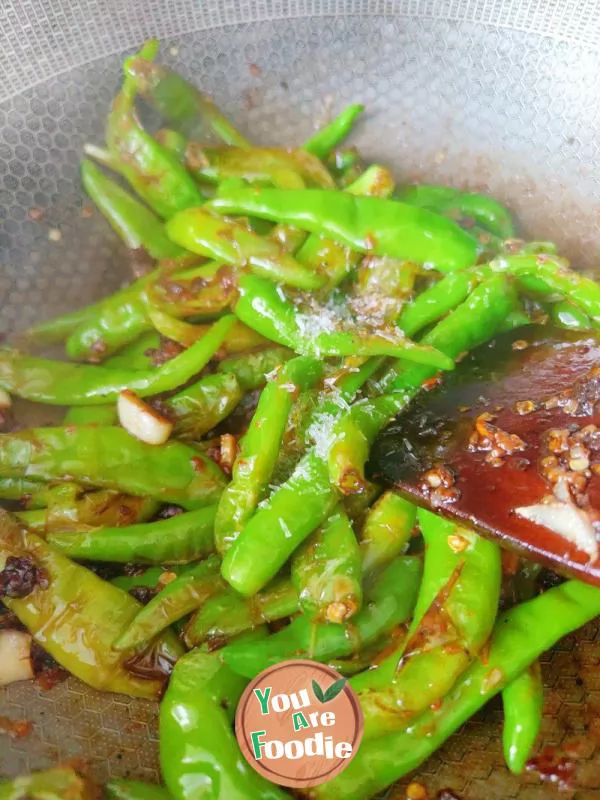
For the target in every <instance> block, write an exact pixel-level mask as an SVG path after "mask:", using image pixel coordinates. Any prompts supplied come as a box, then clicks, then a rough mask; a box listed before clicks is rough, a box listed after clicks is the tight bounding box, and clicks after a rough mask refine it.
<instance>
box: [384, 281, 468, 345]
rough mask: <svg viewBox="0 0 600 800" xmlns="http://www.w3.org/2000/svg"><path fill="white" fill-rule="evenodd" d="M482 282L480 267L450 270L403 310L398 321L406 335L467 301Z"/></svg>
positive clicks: (415, 331) (435, 320)
mask: <svg viewBox="0 0 600 800" xmlns="http://www.w3.org/2000/svg"><path fill="white" fill-rule="evenodd" d="M480 282H481V272H480V270H479V269H478V268H475V269H471V270H464V271H461V272H450V273H449V274H448V275H445V276H444V277H443V278H442V280H440V281H437V282H436V283H432V284H431V285H430V286H428V287H427V289H425V291H423V292H421V294H419V295H418V296H417V297H416V298H415V299H414V300H413V301H412V303H408V305H406V306H405V307H404V308H403V310H402V313H401V314H400V317H399V319H398V325H399V327H400V328H402V330H403V331H404V332H405V333H406V335H407V336H414V335H415V333H418V332H419V331H420V330H422V329H423V328H426V327H427V325H430V324H431V323H432V322H437V320H439V319H441V318H442V317H443V316H444V315H445V314H447V313H448V312H449V311H453V310H454V309H455V308H456V307H457V306H458V305H460V304H461V303H462V302H464V301H465V300H466V299H467V297H468V296H469V295H470V294H471V292H472V291H473V289H475V287H476V286H478V285H479V283H480Z"/></svg>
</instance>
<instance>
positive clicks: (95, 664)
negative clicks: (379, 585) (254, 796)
mask: <svg viewBox="0 0 600 800" xmlns="http://www.w3.org/2000/svg"><path fill="white" fill-rule="evenodd" d="M9 557H15V558H23V557H29V558H30V559H32V560H33V563H34V564H35V565H36V566H37V567H38V568H39V569H41V570H44V572H45V575H46V576H47V577H46V578H45V580H44V581H43V583H42V584H38V585H37V586H36V587H35V588H34V589H33V591H32V592H31V593H30V594H28V595H26V596H25V597H23V598H9V597H3V598H2V600H3V602H4V603H5V605H7V606H8V608H10V609H11V611H13V612H14V613H15V614H16V615H17V617H18V618H19V620H20V621H21V622H22V623H23V625H25V626H26V628H27V629H28V630H29V632H30V633H31V634H32V636H33V637H34V638H35V639H39V641H40V643H41V644H42V645H43V647H44V649H45V650H47V652H48V653H50V655H52V656H53V657H54V658H55V659H56V661H58V663H59V664H61V665H62V666H63V667H65V669H68V670H69V672H71V673H72V674H73V675H76V676H77V677H78V678H80V680H82V681H84V682H85V683H87V684H88V685H90V686H92V687H94V688H95V689H104V690H105V691H112V692H120V693H123V694H128V695H133V696H137V697H155V696H156V695H158V694H159V692H160V690H161V687H162V681H161V680H159V679H153V680H151V679H144V678H138V677H136V676H135V674H134V673H133V672H129V671H128V670H127V668H126V661H125V659H123V657H122V655H121V654H120V653H119V652H118V651H117V650H115V649H113V647H112V645H113V642H114V640H115V638H116V637H117V636H119V635H121V633H122V632H123V631H124V630H125V629H126V628H127V626H129V625H130V624H131V622H132V620H133V619H135V617H136V615H137V613H138V611H139V608H140V604H139V603H138V602H137V601H136V600H134V599H133V597H131V596H130V595H129V594H127V592H123V591H122V590H121V589H119V588H117V587H116V586H113V585H111V584H110V583H106V582H105V581H103V580H101V579H100V578H98V577H97V576H96V575H95V574H94V573H93V572H90V571H89V570H87V569H85V568H84V567H82V566H79V565H78V564H74V563H73V562H72V561H70V560H69V559H68V558H66V556H64V555H62V553H60V552H59V551H58V550H55V549H54V548H53V547H51V546H49V545H47V544H46V543H45V542H44V541H43V540H42V539H40V538H39V537H37V536H36V535H35V534H33V533H30V532H28V531H26V530H23V529H22V528H21V527H20V525H19V524H18V523H17V522H16V521H15V520H14V519H13V518H11V517H10V515H9V514H7V513H6V512H5V511H0V565H1V566H2V567H4V564H5V562H6V559H7V558H9ZM156 647H157V653H156V658H157V659H159V660H160V661H161V662H164V663H166V664H169V663H170V664H174V663H175V661H176V660H177V658H178V657H179V656H180V655H181V648H180V646H179V644H178V642H177V640H176V639H174V637H172V636H171V635H167V636H165V637H163V638H162V639H160V640H159V641H158V642H157V644H156ZM165 677H166V676H165Z"/></svg>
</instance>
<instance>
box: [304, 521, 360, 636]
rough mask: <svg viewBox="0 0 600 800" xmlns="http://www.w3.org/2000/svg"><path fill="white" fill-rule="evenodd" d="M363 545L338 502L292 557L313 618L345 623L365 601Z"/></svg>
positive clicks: (307, 609)
mask: <svg viewBox="0 0 600 800" xmlns="http://www.w3.org/2000/svg"><path fill="white" fill-rule="evenodd" d="M361 573H362V568H361V555H360V548H359V545H358V541H357V539H356V536H355V535H354V530H353V529H352V524H351V522H350V520H349V519H348V517H347V515H346V513H345V511H344V510H343V508H342V507H341V506H338V507H337V508H336V509H335V510H334V512H333V514H332V515H331V516H330V517H329V519H328V520H327V521H326V522H325V523H324V524H323V525H322V527H321V528H320V529H319V530H318V531H316V532H315V533H314V534H312V536H311V537H310V538H309V539H308V540H307V541H306V542H305V543H304V544H303V545H302V546H301V548H300V549H299V550H298V551H297V552H296V554H295V555H294V558H293V560H292V580H293V582H294V585H295V586H296V589H297V591H298V596H299V598H300V606H301V607H302V610H303V611H304V613H305V614H307V615H308V616H309V617H311V618H312V619H313V620H321V621H327V622H336V623H342V622H346V621H347V620H349V619H350V618H351V617H354V615H355V614H356V613H357V611H359V609H360V607H361V605H362V584H361Z"/></svg>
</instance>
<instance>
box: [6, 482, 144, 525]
mask: <svg viewBox="0 0 600 800" xmlns="http://www.w3.org/2000/svg"><path fill="white" fill-rule="evenodd" d="M47 494H48V497H47V507H46V508H40V509H35V510H33V511H19V512H17V514H16V516H17V517H18V518H19V519H20V520H21V521H22V522H24V523H25V524H26V525H27V527H28V528H31V529H33V530H41V531H44V532H45V533H49V532H51V531H59V530H62V531H65V530H73V529H76V528H79V529H81V528H83V529H85V528H87V527H88V526H90V525H94V526H99V525H110V526H113V527H117V528H121V527H123V526H126V525H132V524H134V523H136V522H144V521H145V520H147V519H149V518H150V517H151V516H152V515H153V514H155V513H156V511H157V510H158V506H159V504H158V503H157V502H156V500H153V499H152V498H151V497H131V496H130V495H126V494H121V493H120V492H111V491H107V490H104V489H101V490H100V491H97V492H84V490H83V489H82V488H81V487H80V486H76V485H74V484H70V483H63V484H58V485H57V486H54V487H52V489H50V490H49V491H48V493H47Z"/></svg>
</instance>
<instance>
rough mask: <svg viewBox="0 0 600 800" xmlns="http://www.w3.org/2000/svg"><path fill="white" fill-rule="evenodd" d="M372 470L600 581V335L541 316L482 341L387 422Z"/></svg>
mask: <svg viewBox="0 0 600 800" xmlns="http://www.w3.org/2000/svg"><path fill="white" fill-rule="evenodd" d="M369 470H370V477H372V478H373V479H374V480H378V481H381V482H384V483H388V484H393V485H394V486H396V487H397V488H398V490H399V491H400V492H401V493H403V494H405V495H406V496H409V497H410V498H412V499H413V500H414V501H415V503H417V504H419V505H421V506H425V507H429V508H432V509H434V510H435V511H437V512H438V513H440V514H442V515H444V516H447V517H450V518H452V519H456V520H457V521H459V522H462V523H464V524H467V525H470V526H473V527H474V528H476V529H477V530H479V531H480V532H481V533H483V534H485V535H488V536H491V537H496V538H498V539H499V540H500V541H501V543H502V544H503V545H504V546H506V547H510V548H514V549H516V550H518V551H520V552H521V553H522V554H523V555H526V556H527V557H529V558H532V559H535V560H537V561H541V562H544V563H546V564H547V565H548V566H551V567H552V568H553V569H555V570H556V571H558V572H562V573H565V574H570V575H573V576H574V577H577V578H580V579H581V580H585V581H588V582H589V583H594V584H597V585H600V552H599V551H600V339H598V338H595V337H594V336H592V335H587V334H582V333H578V334H576V333H572V332H566V331H561V330H554V329H548V328H546V327H532V328H525V329H521V330H520V331H518V332H516V333H512V334H507V335H503V336H500V337H499V338H497V339H496V340H495V341H493V342H491V343H490V344H488V345H485V346H483V347H480V348H479V349H478V350H476V351H474V352H473V353H472V354H470V355H469V356H467V357H466V358H465V359H464V360H463V361H462V363H460V364H459V365H458V367H457V369H456V371H455V372H454V373H450V374H447V375H446V376H444V379H443V382H441V383H440V384H439V385H437V386H435V387H434V388H433V389H431V390H429V391H423V392H422V393H421V395H420V397H419V398H418V399H417V400H416V401H415V402H413V403H412V404H411V406H410V407H409V408H408V409H407V411H406V412H405V413H403V414H401V415H400V416H399V417H397V418H396V420H395V421H394V422H393V423H392V424H391V425H390V426H389V427H388V428H387V429H386V430H384V431H383V432H382V434H381V435H380V436H379V438H378V440H377V441H376V443H375V446H374V448H373V451H372V455H371V460H370V464H369Z"/></svg>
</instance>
